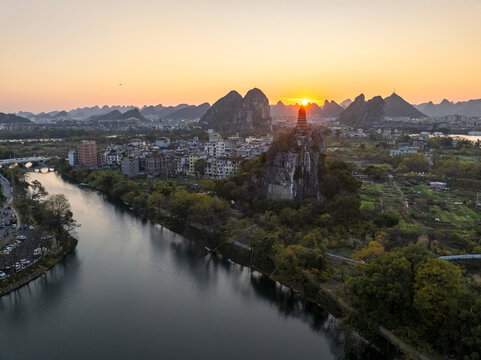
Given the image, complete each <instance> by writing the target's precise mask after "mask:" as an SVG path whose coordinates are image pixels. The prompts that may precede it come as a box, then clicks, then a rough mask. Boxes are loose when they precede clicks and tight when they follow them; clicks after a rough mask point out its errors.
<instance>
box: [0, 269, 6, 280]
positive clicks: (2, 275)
mask: <svg viewBox="0 0 481 360" xmlns="http://www.w3.org/2000/svg"><path fill="white" fill-rule="evenodd" d="M5 277H7V274H5V273H4V272H3V271H0V279H3V278H5Z"/></svg>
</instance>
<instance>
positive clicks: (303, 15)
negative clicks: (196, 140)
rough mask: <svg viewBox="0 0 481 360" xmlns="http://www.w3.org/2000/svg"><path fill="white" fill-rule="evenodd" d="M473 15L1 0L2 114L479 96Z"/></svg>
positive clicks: (463, 9) (208, 0)
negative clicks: (257, 92)
mask: <svg viewBox="0 0 481 360" xmlns="http://www.w3.org/2000/svg"><path fill="white" fill-rule="evenodd" d="M480 19H481V0H450V1H447V0H404V1H398V0H392V1H390V0H384V1H375V0H364V1H361V0H337V1H334V0H312V1H311V0H304V1H302V0H296V1H294V0H291V1H283V0H277V1H276V0H238V1H231V0H222V1H221V0H176V1H172V0H171V1H162V0H82V1H79V0H75V1H73V0H0V29H1V30H0V112H17V111H19V110H23V111H33V112H39V111H51V110H62V109H66V110H69V109H72V108H77V107H83V106H92V105H105V104H107V105H130V104H132V105H137V106H142V105H144V104H148V105H150V104H154V105H155V104H164V105H175V104H179V103H189V104H200V103H203V102H206V101H207V102H209V103H211V104H212V103H213V102H215V101H216V100H217V99H218V98H220V97H222V96H224V95H225V94H226V93H228V92H229V91H230V90H232V89H235V90H237V91H238V92H239V93H241V94H242V95H244V94H245V93H246V92H247V91H248V90H249V89H251V88H253V87H258V88H260V89H261V90H263V91H264V93H265V94H266V95H267V97H268V98H269V101H270V102H271V103H275V102H277V101H278V100H283V101H284V102H286V103H289V102H293V101H295V100H290V99H302V98H308V99H311V100H315V101H320V102H323V101H324V99H326V98H327V99H334V100H336V101H337V102H341V101H342V100H344V99H346V98H351V99H353V98H354V97H356V96H357V95H359V94H360V93H364V94H365V95H366V97H367V98H370V97H372V96H375V95H382V96H388V95H390V94H391V93H392V92H393V91H396V93H398V94H399V95H401V96H402V97H404V98H405V99H406V100H407V101H409V102H411V103H421V102H424V101H430V100H432V101H434V102H435V103H437V102H440V101H441V100H442V99H444V98H447V99H449V100H453V101H459V100H467V99H471V98H481V21H480ZM120 84H122V85H120Z"/></svg>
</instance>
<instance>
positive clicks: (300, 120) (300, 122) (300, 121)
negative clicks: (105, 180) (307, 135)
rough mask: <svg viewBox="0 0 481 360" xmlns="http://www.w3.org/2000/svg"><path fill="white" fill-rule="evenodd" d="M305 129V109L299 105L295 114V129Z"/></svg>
mask: <svg viewBox="0 0 481 360" xmlns="http://www.w3.org/2000/svg"><path fill="white" fill-rule="evenodd" d="M306 129H307V119H306V109H304V106H303V105H301V107H300V108H299V114H298V115H297V125H296V130H297V131H305V130H306Z"/></svg>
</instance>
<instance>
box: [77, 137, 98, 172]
mask: <svg viewBox="0 0 481 360" xmlns="http://www.w3.org/2000/svg"><path fill="white" fill-rule="evenodd" d="M77 153H78V163H79V165H82V166H86V167H92V166H97V164H98V161H97V144H96V143H95V141H93V140H83V141H82V142H81V143H79V144H78V145H77Z"/></svg>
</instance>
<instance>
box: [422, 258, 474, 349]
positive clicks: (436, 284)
mask: <svg viewBox="0 0 481 360" xmlns="http://www.w3.org/2000/svg"><path fill="white" fill-rule="evenodd" d="M414 289H415V294H414V302H413V303H414V307H415V309H416V310H417V313H418V315H419V317H420V319H421V320H422V322H423V324H424V325H425V326H426V329H427V331H426V332H425V334H426V336H428V337H430V338H431V340H434V339H436V338H437V337H438V330H439V328H440V327H441V326H442V324H443V322H444V321H446V320H447V319H448V317H449V315H450V313H451V312H452V311H457V309H458V307H459V304H460V301H461V298H462V297H463V296H464V295H465V293H466V286H465V283H464V280H463V276H462V271H461V268H460V267H458V266H456V265H453V264H451V263H449V262H447V261H444V260H439V259H430V260H428V261H426V262H425V263H423V264H420V265H419V266H418V268H417V270H416V276H415V283H414Z"/></svg>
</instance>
